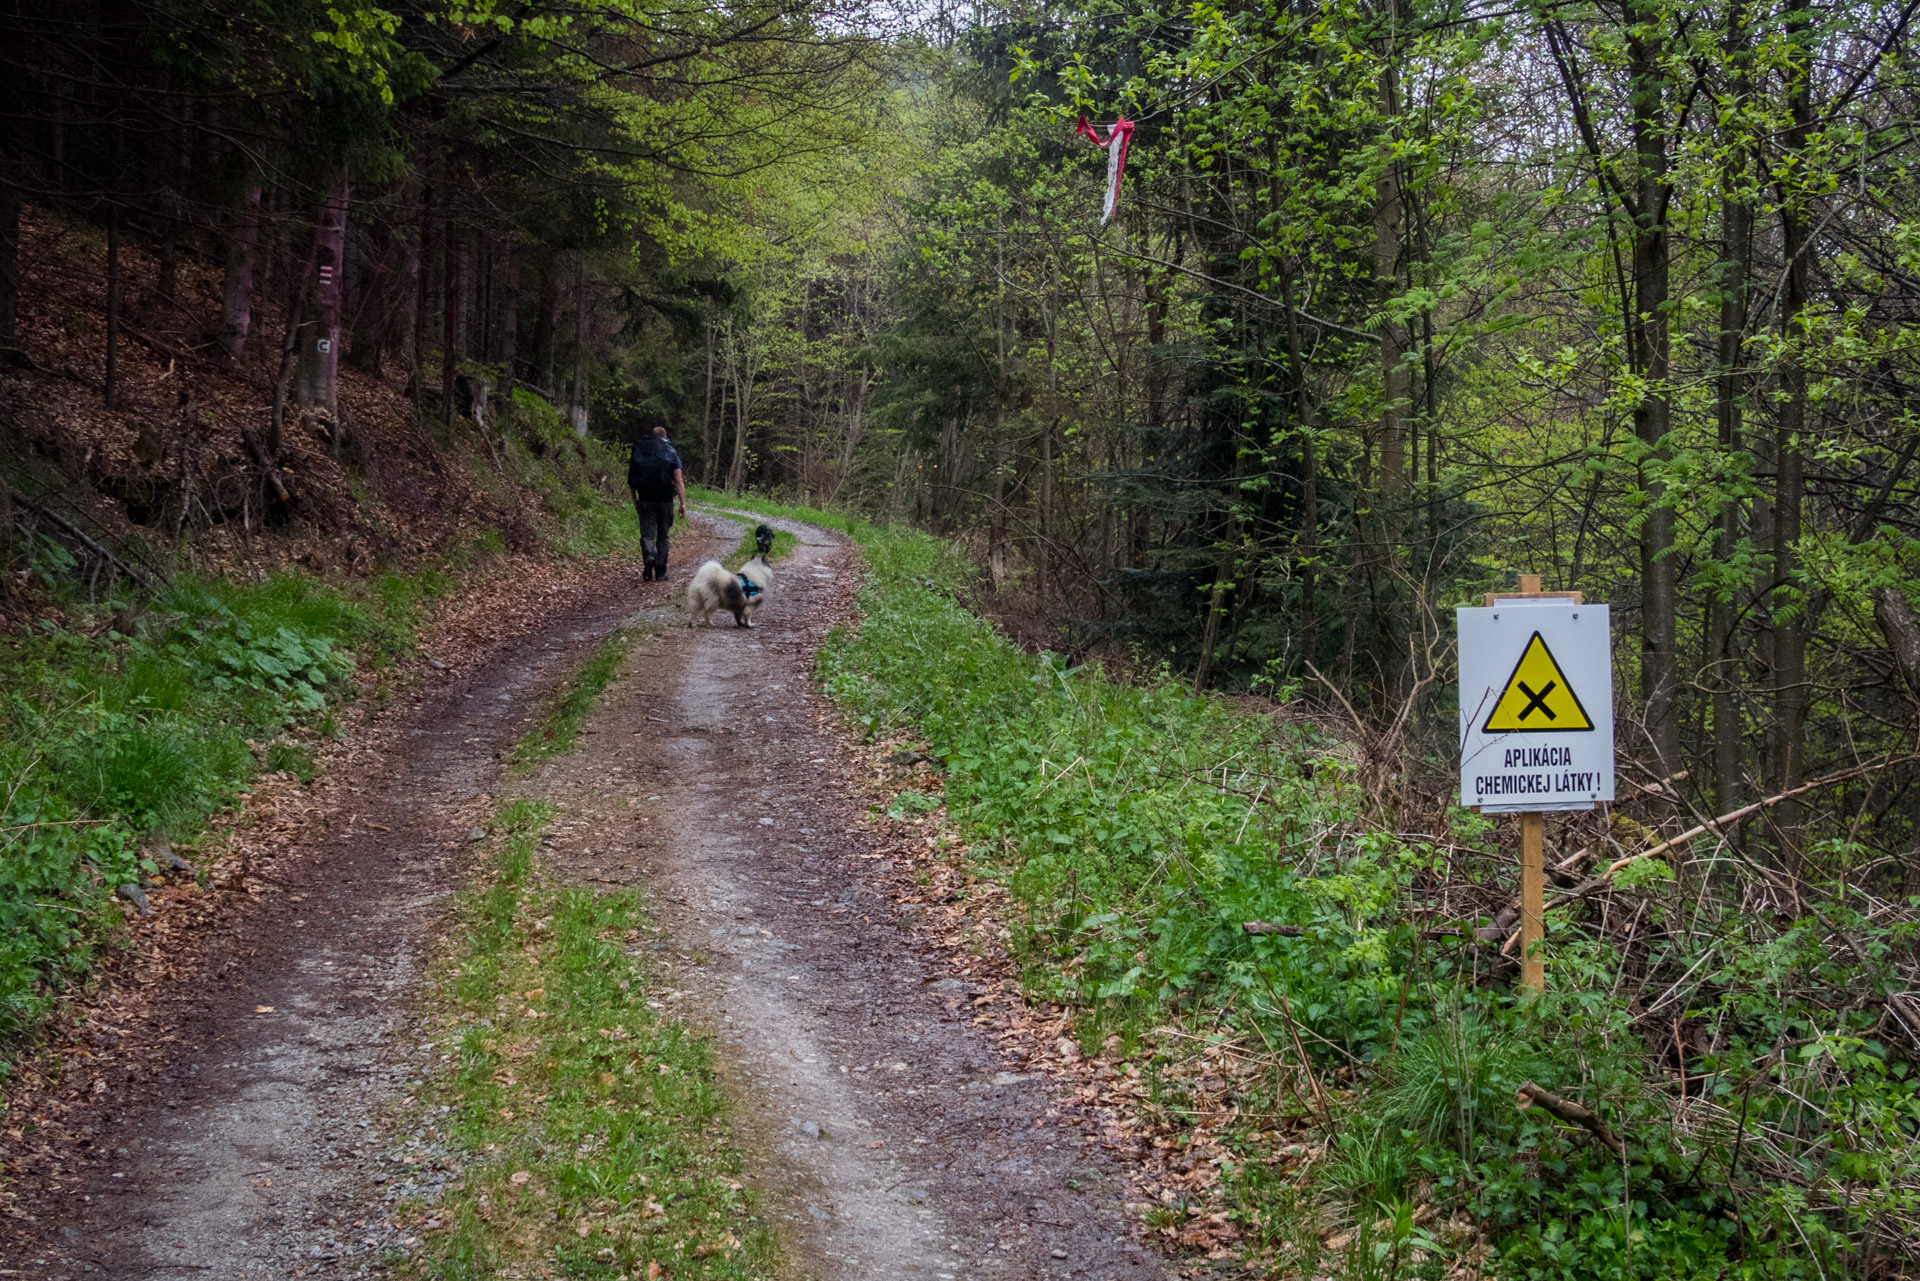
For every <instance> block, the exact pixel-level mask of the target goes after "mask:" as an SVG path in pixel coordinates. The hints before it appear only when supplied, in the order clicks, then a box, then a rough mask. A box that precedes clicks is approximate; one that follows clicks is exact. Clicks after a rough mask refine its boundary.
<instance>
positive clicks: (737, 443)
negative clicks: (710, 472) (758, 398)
mask: <svg viewBox="0 0 1920 1281" xmlns="http://www.w3.org/2000/svg"><path fill="white" fill-rule="evenodd" d="M738 355H739V357H740V365H741V368H739V369H738V370H737V371H735V373H734V376H733V462H732V464H731V465H730V466H729V467H728V468H727V492H728V493H729V494H737V493H739V492H740V491H741V489H742V488H744V487H745V485H746V483H747V425H748V423H750V422H751V421H752V419H753V370H752V367H751V366H750V365H749V364H748V363H747V357H746V353H745V352H744V351H741V352H738Z"/></svg>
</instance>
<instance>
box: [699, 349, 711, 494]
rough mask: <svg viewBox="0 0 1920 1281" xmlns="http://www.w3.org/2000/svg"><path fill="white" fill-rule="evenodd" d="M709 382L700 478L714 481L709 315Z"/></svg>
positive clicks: (704, 397) (702, 414)
mask: <svg viewBox="0 0 1920 1281" xmlns="http://www.w3.org/2000/svg"><path fill="white" fill-rule="evenodd" d="M705 329H706V333H707V382H706V389H705V391H704V392H702V394H701V398H700V479H701V481H702V482H703V483H706V484H711V483H712V482H713V317H712V316H708V317H707V323H706V325H705Z"/></svg>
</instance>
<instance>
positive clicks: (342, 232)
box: [300, 171, 349, 458]
mask: <svg viewBox="0 0 1920 1281" xmlns="http://www.w3.org/2000/svg"><path fill="white" fill-rule="evenodd" d="M348 195H349V190H348V186H347V175H346V173H345V172H344V171H342V172H341V173H340V175H339V176H338V177H337V178H335V179H334V184H333V192H332V194H331V195H329V196H328V197H327V202H326V204H324V205H322V206H321V207H320V215H319V218H318V220H317V221H316V223H315V226H314V234H313V324H312V325H311V326H310V327H308V329H307V332H306V334H305V335H304V337H303V338H302V341H301V352H300V404H301V405H302V406H304V407H307V408H317V409H324V410H326V412H327V415H328V417H329V418H330V419H331V420H332V422H331V424H330V432H331V435H330V437H329V440H330V441H331V452H332V453H333V454H334V456H335V457H336V458H337V457H338V456H339V450H340V443H341V436H342V434H343V433H342V431H341V428H340V284H341V281H340V277H341V275H342V268H343V267H344V266H345V258H346V254H345V250H346V240H347V198H348Z"/></svg>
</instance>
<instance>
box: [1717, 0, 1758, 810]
mask: <svg viewBox="0 0 1920 1281" xmlns="http://www.w3.org/2000/svg"><path fill="white" fill-rule="evenodd" d="M1745 13H1746V9H1745V6H1744V5H1743V4H1739V3H1736V4H1735V5H1734V6H1733V7H1732V9H1731V10H1730V12H1729V14H1728V22H1727V40H1726V44H1727V50H1728V54H1729V57H1730V61H1732V63H1733V65H1734V75H1733V85H1732V92H1733V96H1734V98H1735V99H1736V100H1738V99H1743V98H1744V97H1745V96H1746V91H1747V87H1748V75H1747V49H1746V45H1747V36H1746V31H1745ZM1734 127H1735V128H1736V129H1738V128H1741V127H1743V126H1742V125H1740V124H1738V123H1736V125H1735V126H1734ZM1746 171H1747V151H1746V146H1745V140H1744V139H1743V138H1740V137H1736V138H1735V139H1734V140H1733V144H1732V146H1730V147H1729V148H1728V154H1727V160H1726V167H1725V172H1724V177H1723V187H1722V198H1721V210H1722V213H1721V221H1722V226H1723V230H1724V234H1725V236H1726V247H1725V252H1724V255H1723V257H1722V261H1721V265H1720V266H1721V280H1720V287H1721V290H1722V293H1721V295H1720V333H1719V351H1718V353H1717V355H1718V359H1719V366H1720V369H1719V374H1718V376H1717V378H1716V379H1715V382H1714V401H1715V411H1716V413H1715V416H1716V418H1717V419H1718V422H1719V429H1720V433H1719V434H1720V450H1721V453H1722V455H1723V457H1724V458H1725V460H1726V463H1727V465H1728V466H1729V467H1731V466H1732V465H1733V463H1734V461H1735V459H1736V457H1737V456H1738V454H1739V452H1740V448H1741V426H1742V424H1741V418H1742V406H1743V401H1744V396H1745V380H1744V379H1743V378H1742V376H1741V373H1740V361H1741V354H1742V351H1743V349H1744V346H1745V341H1746V330H1747V256H1748V253H1749V252H1750V247H1751V243H1752V239H1753V210H1752V209H1751V208H1750V207H1749V206H1748V204H1747V198H1746V195H1745V182H1746V178H1747V172H1746ZM1739 543H1740V505H1739V503H1738V502H1733V501H1729V502H1728V503H1727V504H1726V505H1725V506H1724V507H1723V508H1722V509H1721V511H1720V521H1719V529H1718V530H1717V531H1716V533H1715V535H1714V547H1713V554H1714V558H1715V559H1716V560H1718V561H1720V562H1721V563H1722V564H1725V563H1726V562H1728V561H1729V560H1731V559H1732V557H1733V554H1734V551H1735V549H1736V548H1737V547H1738V546H1739ZM1738 603H1739V602H1738V600H1737V598H1736V597H1735V595H1734V592H1733V589H1732V587H1731V585H1729V586H1728V587H1725V588H1723V589H1721V591H1720V592H1718V593H1716V594H1715V596H1714V598H1713V601H1712V603H1711V607H1710V617H1709V618H1708V644H1709V647H1710V652H1709V653H1708V655H1707V662H1708V665H1709V666H1708V671H1709V672H1710V674H1711V675H1710V683H1711V686H1712V689H1713V773H1714V796H1715V798H1716V805H1715V808H1716V809H1717V810H1718V811H1719V812H1720V813H1722V814H1724V813H1727V812H1728V811H1730V810H1734V809H1738V808H1739V807H1740V795H1741V792H1742V790H1743V789H1742V787H1741V781H1742V778H1743V771H1742V769H1741V750H1740V748H1741V739H1742V737H1743V736H1742V732H1741V731H1742V725H1741V717H1740V706H1739V701H1738V698H1737V694H1738V692H1739V690H1738V683H1737V676H1738V672H1737V669H1736V667H1735V664H1734V656H1733V648H1734V640H1735V635H1734V629H1735V627H1736V626H1737V623H1738V612H1737V606H1738Z"/></svg>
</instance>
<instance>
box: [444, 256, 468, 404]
mask: <svg viewBox="0 0 1920 1281" xmlns="http://www.w3.org/2000/svg"><path fill="white" fill-rule="evenodd" d="M459 239H460V237H459V236H458V235H457V234H456V233H455V231H454V226H453V219H451V218H448V219H446V220H445V221H443V222H442V223H441V225H440V256H441V262H440V425H441V426H442V427H447V428H451V427H452V426H453V380H454V378H455V376H456V375H457V374H458V373H459V368H458V365H459V361H460V331H459V328H458V322H459V321H463V320H465V319H466V308H465V305H464V302H463V299H464V296H465V294H466V288H467V282H466V281H465V280H464V279H463V278H462V272H461V269H462V268H463V267H465V266H466V253H465V250H464V248H463V247H462V246H461V245H460V244H459V243H458V242H459Z"/></svg>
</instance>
